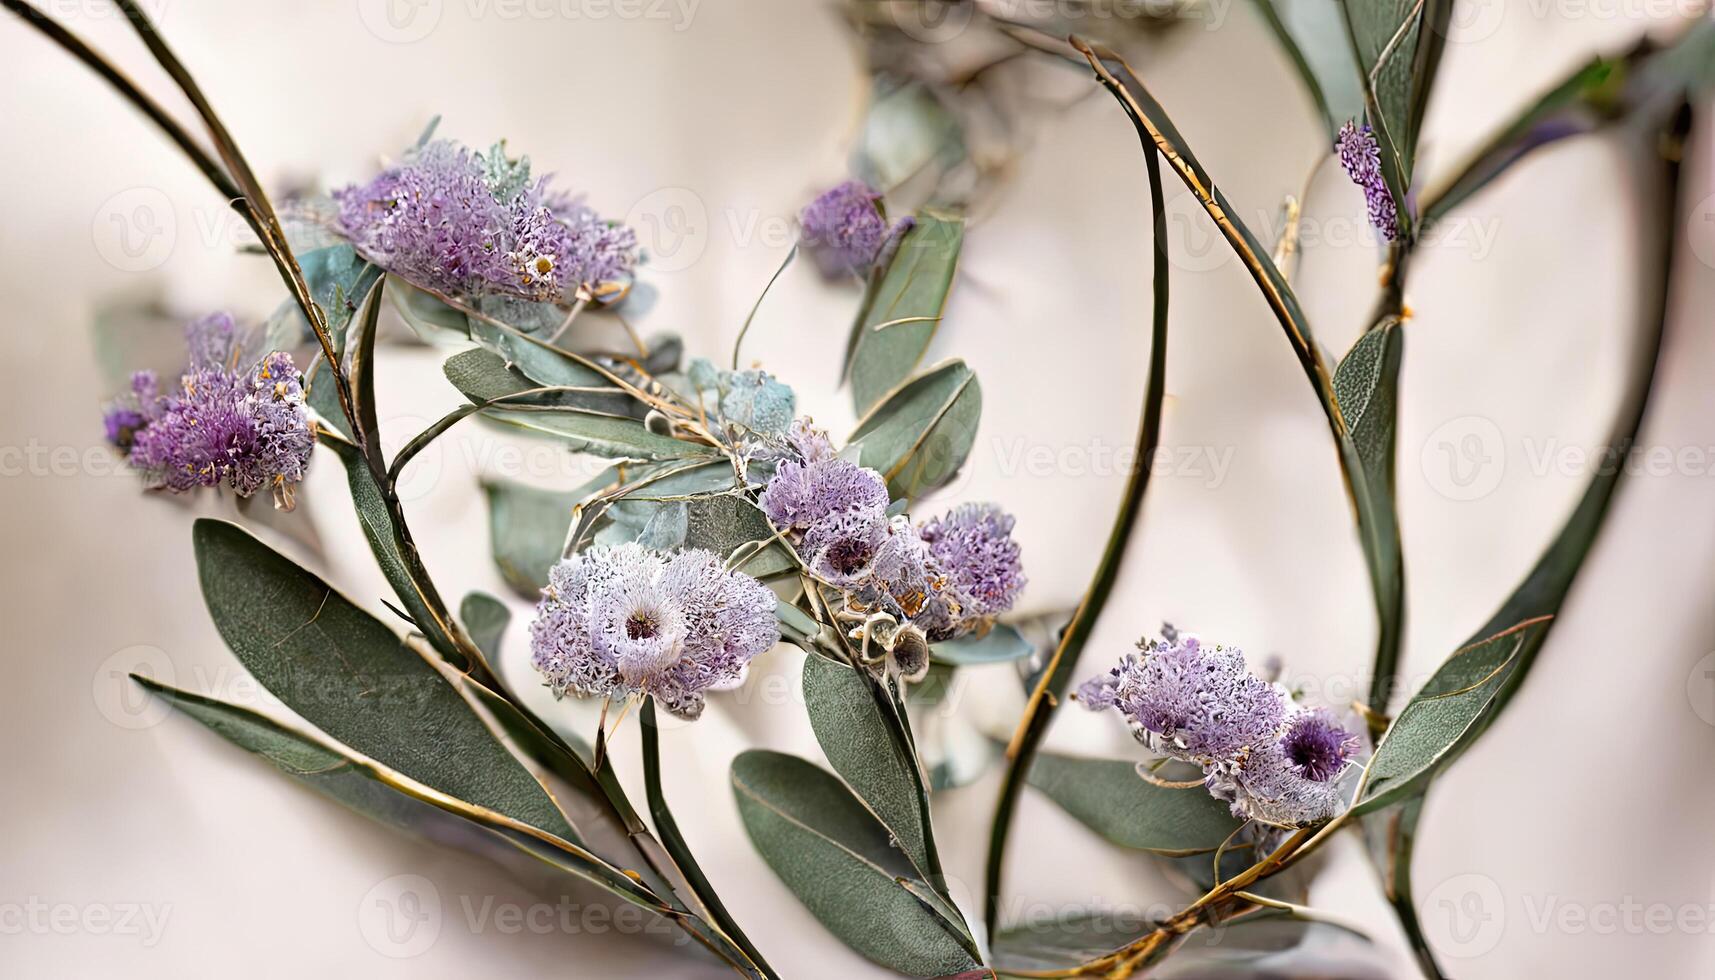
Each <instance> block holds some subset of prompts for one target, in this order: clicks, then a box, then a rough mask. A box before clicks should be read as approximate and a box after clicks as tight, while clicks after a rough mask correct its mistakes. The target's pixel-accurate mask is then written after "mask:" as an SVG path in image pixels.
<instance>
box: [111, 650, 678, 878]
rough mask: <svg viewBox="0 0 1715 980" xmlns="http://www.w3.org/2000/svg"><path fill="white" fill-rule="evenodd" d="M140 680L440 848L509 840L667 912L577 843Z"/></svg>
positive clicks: (537, 858)
mask: <svg viewBox="0 0 1715 980" xmlns="http://www.w3.org/2000/svg"><path fill="white" fill-rule="evenodd" d="M132 677H133V679H134V680H136V681H137V682H138V683H139V684H141V685H143V686H144V687H145V688H146V689H148V690H149V691H151V692H153V693H155V694H157V695H159V696H160V697H162V698H164V699H166V700H168V701H170V702H171V703H172V704H173V706H174V707H176V708H178V709H179V710H181V711H183V712H185V713H186V714H187V715H190V716H191V717H192V718H194V719H196V720H197V721H199V722H201V723H202V724H203V725H205V726H207V727H208V728H209V729H210V730H211V731H213V732H215V733H216V734H218V735H220V736H221V737H222V738H225V739H226V740H227V741H229V742H232V743H233V744H234V745H237V746H238V747H239V748H242V749H244V750H245V751H247V752H251V753H253V754H255V755H258V756H261V757H262V758H263V759H266V760H267V761H268V762H269V763H271V764H272V765H273V766H274V767H275V768H277V769H279V770H280V771H281V772H284V773H286V774H287V775H289V776H291V777H293V778H294V779H296V780H298V781H299V782H302V783H304V784H306V785H308V786H310V787H311V788H312V789H315V790H316V791H317V792H319V793H321V794H323V795H325V796H328V797H330V798H332V799H334V800H336V801H338V802H340V803H342V804H344V805H346V806H348V807H350V808H351V809H353V810H355V811H357V812H358V813H361V814H363V815H365V816H368V817H370V818H372V819H375V820H377V821H379V822H381V823H384V824H387V825H389V826H392V827H396V828H398V829H401V830H405V831H407V832H410V833H414V834H417V835H419V836H422V837H423V838H425V839H427V840H430V841H432V842H434V843H436V844H448V843H454V844H457V845H459V846H463V847H466V848H467V849H470V850H474V851H479V852H483V853H487V854H489V855H491V856H495V857H503V856H506V855H507V854H509V853H510V852H508V851H503V850H500V849H499V848H497V847H495V846H493V845H494V844H496V843H498V842H501V841H504V842H505V844H506V845H507V846H508V847H510V848H512V849H516V850H521V851H523V852H525V853H526V854H529V855H530V856H531V857H532V858H533V859H534V860H532V861H530V862H528V863H527V864H526V865H525V867H527V868H530V869H534V868H539V867H541V866H542V865H543V864H546V865H548V866H550V867H554V868H557V869H559V870H561V871H566V872H570V873H572V874H575V875H578V876H580V877H583V878H586V879H588V880H589V881H591V882H593V883H595V884H597V885H599V886H601V887H603V888H605V889H607V890H608V891H610V892H612V893H614V894H616V895H618V896H620V897H621V898H624V899H625V900H627V901H630V902H632V903H634V904H637V905H640V906H643V907H645V908H650V909H655V910H658V909H660V908H661V906H660V903H659V902H658V901H656V900H654V899H653V897H652V896H651V895H650V894H649V893H648V892H646V891H644V890H643V889H642V888H641V887H640V886H638V885H637V884H636V882H635V881H634V880H633V879H631V878H629V877H628V876H626V875H625V874H624V873H623V872H621V871H619V870H618V869H616V868H614V867H613V866H611V865H609V864H606V863H605V862H603V861H601V860H600V859H599V858H596V857H595V856H594V855H592V854H590V853H589V852H587V851H585V850H583V849H582V848H581V847H579V846H578V844H577V842H576V841H575V840H574V839H569V838H562V840H564V841H565V845H564V846H561V845H558V844H554V843H549V842H548V841H545V840H542V839H540V838H538V837H535V836H533V835H530V834H525V833H523V832H520V831H518V830H516V829H515V828H511V827H506V826H504V825H501V824H497V823H495V822H493V821H492V820H489V819H488V818H487V817H486V816H485V815H484V814H483V813H482V812H481V811H476V810H472V809H471V808H470V805H469V804H468V803H466V802H464V801H461V800H448V799H447V798H446V797H444V796H442V797H439V798H438V799H437V798H435V795H434V794H433V791H432V790H428V791H427V792H425V791H424V790H422V789H421V788H419V787H412V786H411V785H410V782H409V779H408V777H406V776H405V775H404V774H402V773H398V772H397V771H396V770H392V769H390V768H388V767H386V766H381V765H377V764H376V763H374V762H371V761H369V760H363V759H358V758H354V757H351V756H348V755H346V754H344V753H343V752H342V751H340V749H338V748H335V747H328V746H324V745H321V744H319V743H317V742H316V741H314V740H312V739H310V738H307V737H306V736H303V735H300V734H298V733H296V732H293V731H291V730H290V729H287V728H285V727H283V726H281V725H280V724H278V723H277V722H275V721H273V720H272V719H269V718H267V717H264V716H263V715H260V714H257V713H256V712H254V711H251V710H250V709H248V708H241V707H238V706H237V705H232V704H227V703H225V702H223V701H217V700H215V699H213V698H208V697H204V696H202V695H199V694H193V693H191V692H189V691H180V690H176V689H174V688H171V687H168V686H166V685H164V684H160V683H158V682H156V681H153V680H150V679H149V678H146V677H140V676H137V675H132ZM388 780H390V782H389V781H388ZM419 794H422V795H419Z"/></svg>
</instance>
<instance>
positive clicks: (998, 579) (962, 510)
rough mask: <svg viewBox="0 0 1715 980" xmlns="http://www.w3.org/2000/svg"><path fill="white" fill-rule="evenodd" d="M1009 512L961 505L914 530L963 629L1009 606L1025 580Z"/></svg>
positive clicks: (983, 620)
mask: <svg viewBox="0 0 1715 980" xmlns="http://www.w3.org/2000/svg"><path fill="white" fill-rule="evenodd" d="M1013 523H1014V521H1013V517H1012V515H1011V514H1008V513H1007V512H1005V511H1003V510H1001V509H1000V508H999V507H997V506H995V505H994V504H988V503H981V504H961V505H960V506H958V507H955V508H954V509H953V510H952V511H950V512H949V513H947V514H946V515H944V516H942V517H937V518H935V519H934V520H931V521H927V522H925V523H924V524H923V525H921V526H920V527H919V528H918V534H919V535H920V536H921V537H922V538H923V540H924V541H926V542H928V544H929V553H930V554H931V555H932V556H933V557H934V559H935V561H936V562H937V563H938V564H939V565H940V567H941V569H942V570H943V571H944V572H945V573H946V575H947V578H948V587H949V588H950V589H951V590H952V591H953V592H954V593H956V594H957V595H958V596H959V598H960V601H961V609H960V614H961V616H962V618H963V619H964V623H963V625H964V626H965V627H966V628H972V627H979V626H980V624H983V623H990V622H993V621H994V618H995V617H996V616H998V615H1000V614H1001V613H1003V612H1006V611H1007V610H1008V609H1011V608H1012V604H1013V601H1014V600H1016V599H1017V598H1018V593H1019V592H1020V591H1022V590H1023V588H1024V584H1025V577H1024V565H1023V562H1022V561H1021V560H1020V558H1019V547H1018V542H1016V541H1014V540H1013V539H1012V527H1013Z"/></svg>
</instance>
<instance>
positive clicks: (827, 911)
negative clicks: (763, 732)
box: [732, 750, 977, 977]
mask: <svg viewBox="0 0 1715 980" xmlns="http://www.w3.org/2000/svg"><path fill="white" fill-rule="evenodd" d="M732 785H733V795H734V796H735V797H736V798H737V800H738V809H739V816H740V817H741V818H742V819H743V820H744V827H745V830H746V832H748V833H749V835H750V840H751V843H752V844H754V845H755V846H756V849H757V851H758V852H759V853H760V854H761V855H762V858H763V860H765V861H767V862H768V866H769V867H771V868H773V869H774V873H775V874H777V875H779V876H780V879H781V881H783V882H785V883H786V887H788V888H790V889H791V890H792V892H793V894H795V895H797V896H798V899H799V901H801V902H803V903H804V906H805V908H807V909H809V910H810V913H811V914H812V915H814V916H815V917H816V918H817V919H819V920H821V922H822V924H823V925H825V926H827V928H828V931H830V932H832V933H833V934H834V935H836V936H838V937H839V938H840V940H841V941H843V942H844V943H845V944H846V945H847V946H850V947H851V948H852V949H854V950H856V951H857V952H859V953H861V954H862V955H864V956H867V957H868V958H870V959H871V960H874V961H875V962H877V963H879V964H881V965H882V966H885V967H887V968H888V969H891V970H897V971H899V972H901V973H906V974H910V975H912V976H920V977H939V976H945V975H947V974H951V973H958V972H959V971H961V970H969V969H972V968H974V967H976V966H977V963H976V961H975V960H974V959H973V958H972V956H971V954H970V953H969V952H967V951H966V949H965V944H964V943H963V942H961V941H960V938H959V934H960V930H961V929H962V926H960V925H956V924H955V923H954V921H952V920H950V919H949V918H948V916H949V915H951V914H953V913H951V912H949V911H946V910H944V909H943V908H942V906H941V905H939V904H938V900H937V899H936V898H935V897H934V893H933V891H932V890H931V889H930V888H929V887H928V886H927V885H925V884H923V883H922V882H921V881H917V880H915V877H914V876H915V872H914V871H913V869H912V868H911V867H910V865H909V864H908V863H907V862H905V861H904V859H903V857H902V855H900V853H899V852H898V850H896V849H895V848H894V847H893V846H892V844H891V843H890V842H889V839H888V833H887V830H886V828H884V827H882V826H881V824H880V823H878V822H877V821H876V819H875V817H874V816H873V815H871V814H870V812H869V811H867V810H865V809H864V808H863V805H862V804H861V803H859V802H858V801H857V800H856V799H855V798H853V796H852V795H851V794H850V793H848V792H846V789H845V787H844V786H841V785H840V783H839V781H838V780H837V779H835V778H834V777H833V776H831V775H829V774H828V773H827V772H825V771H823V770H822V769H819V768H817V767H816V766H814V765H812V764H810V763H808V762H805V761H804V760H803V759H799V758H797V757H795V756H790V755H784V754H781V753H778V752H767V751H762V750H752V751H749V752H745V753H743V754H741V755H739V757H738V758H737V759H734V760H733V765H732Z"/></svg>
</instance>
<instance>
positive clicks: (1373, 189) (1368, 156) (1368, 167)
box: [1334, 122, 1399, 242]
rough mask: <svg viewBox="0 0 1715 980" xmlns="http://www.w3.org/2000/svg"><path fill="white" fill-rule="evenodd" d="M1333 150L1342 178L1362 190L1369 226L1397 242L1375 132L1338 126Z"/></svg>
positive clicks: (1396, 215)
mask: <svg viewBox="0 0 1715 980" xmlns="http://www.w3.org/2000/svg"><path fill="white" fill-rule="evenodd" d="M1334 151H1335V153H1336V154H1338V156H1339V157H1340V166H1341V167H1343V168H1345V171H1346V176H1348V177H1350V178H1352V183H1354V184H1357V185H1358V186H1359V187H1360V188H1362V189H1363V191H1364V204H1365V206H1366V207H1367V208H1368V209H1369V215H1370V225H1371V226H1372V227H1374V228H1375V229H1376V230H1377V231H1379V232H1381V234H1382V237H1383V238H1386V239H1387V240H1388V241H1390V242H1393V241H1398V240H1399V212H1398V211H1397V210H1396V209H1395V208H1394V202H1393V194H1392V193H1391V192H1389V191H1388V189H1387V181H1385V180H1383V179H1382V154H1381V147H1380V146H1379V145H1377V143H1376V135H1375V133H1373V132H1371V131H1370V127H1369V125H1368V124H1367V123H1366V124H1365V125H1364V126H1363V127H1361V128H1360V127H1359V126H1358V125H1357V124H1355V123H1352V122H1348V123H1346V124H1345V125H1344V126H1341V127H1340V135H1339V137H1338V138H1336V139H1335V140H1334Z"/></svg>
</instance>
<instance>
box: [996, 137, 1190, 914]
mask: <svg viewBox="0 0 1715 980" xmlns="http://www.w3.org/2000/svg"><path fill="white" fill-rule="evenodd" d="M1140 133H1141V130H1140ZM1143 150H1144V154H1143V155H1144V163H1145V166H1146V168H1147V170H1148V174H1149V206H1150V214H1151V217H1152V235H1151V243H1152V254H1153V270H1152V272H1153V277H1154V279H1153V281H1154V287H1153V290H1154V309H1153V316H1152V319H1151V328H1150V345H1149V380H1148V382H1147V383H1146V385H1145V387H1144V394H1143V408H1142V417H1141V418H1140V419H1139V421H1138V430H1137V454H1136V455H1135V456H1134V457H1133V458H1134V459H1135V460H1137V463H1136V464H1135V465H1134V467H1133V469H1132V471H1131V473H1130V474H1129V475H1128V476H1127V478H1126V485H1125V489H1124V491H1123V492H1122V494H1121V497H1120V505H1119V510H1118V511H1117V512H1116V513H1115V515H1114V523H1113V527H1112V529H1111V530H1110V531H1109V532H1108V540H1107V544H1106V545H1105V546H1104V547H1103V549H1102V555H1101V558H1100V559H1099V560H1098V561H1097V563H1096V569H1095V572H1094V573H1093V574H1092V576H1091V578H1090V584H1089V587H1088V588H1087V589H1086V590H1085V592H1084V596H1083V599H1082V600H1081V601H1080V602H1079V603H1078V608H1077V609H1076V610H1075V611H1074V612H1073V613H1072V619H1071V621H1070V622H1068V623H1067V624H1066V628H1065V630H1064V631H1063V632H1062V633H1061V635H1060V640H1059V643H1058V644H1057V645H1056V646H1055V649H1054V653H1053V654H1052V655H1051V656H1050V657H1049V660H1048V662H1047V663H1046V664H1044V665H1043V667H1042V672H1041V677H1040V678H1039V679H1038V681H1037V682H1036V686H1035V688H1034V689H1033V690H1032V691H1031V692H1030V700H1029V702H1028V703H1027V704H1026V705H1025V709H1024V717H1023V719H1022V720H1021V721H1020V722H1019V726H1018V728H1017V730H1016V731H1015V732H1014V733H1013V736H1012V741H1011V743H1010V744H1009V745H1008V746H1007V753H1006V756H1007V768H1006V772H1005V774H1004V775H1003V777H1002V780H1001V790H1000V797H999V799H998V800H997V801H996V803H995V815H994V824H993V826H992V828H991V829H990V831H989V849H988V860H987V865H986V875H985V879H984V881H985V887H984V896H983V918H984V921H985V922H986V923H987V924H988V930H989V934H990V935H994V934H995V932H996V930H997V929H998V927H999V925H1000V923H999V915H1000V892H1001V888H1002V887H1003V886H1004V884H1005V882H1004V880H1003V878H1004V869H1005V862H1006V843H1007V837H1008V836H1009V835H1010V833H1011V830H1012V818H1013V812H1014V810H1015V808H1016V807H1017V805H1018V797H1019V795H1020V794H1021V793H1022V792H1023V790H1024V783H1025V780H1026V779H1027V778H1028V777H1029V775H1030V766H1031V762H1032V761H1033V760H1034V758H1035V756H1036V749H1037V747H1038V746H1039V745H1040V744H1041V742H1042V739H1043V737H1044V736H1045V735H1046V734H1047V732H1048V725H1049V721H1050V720H1051V718H1052V716H1053V712H1054V708H1055V707H1056V706H1057V705H1058V704H1059V702H1060V699H1061V698H1062V697H1064V696H1065V693H1066V688H1067V687H1068V686H1069V685H1070V683H1071V677H1072V671H1073V670H1074V669H1075V668H1076V666H1077V663H1078V656H1079V654H1080V653H1082V652H1083V649H1084V644H1085V642H1086V641H1088V640H1089V637H1090V633H1091V632H1092V631H1093V630H1094V629H1095V624H1096V620H1097V618H1098V617H1100V616H1101V613H1102V609H1103V607H1105V606H1106V605H1107V601H1108V597H1109V595H1111V594H1112V592H1113V588H1114V583H1115V582H1116V581H1117V580H1118V579H1119V570H1120V565H1121V563H1122V562H1123V561H1124V559H1125V552H1126V546H1127V544H1128V543H1129V542H1130V541H1131V536H1132V532H1133V531H1134V530H1135V529H1136V527H1137V522H1138V518H1139V516H1140V515H1141V513H1142V510H1143V496H1144V492H1145V491H1146V490H1147V489H1148V488H1149V478H1150V474H1151V472H1152V471H1153V469H1154V460H1155V451H1156V449H1157V447H1159V446H1160V444H1161V405H1162V400H1163V398H1164V397H1165V396H1166V392H1167V313H1168V280H1169V276H1168V271H1169V270H1168V253H1167V248H1168V244H1167V209H1166V206H1165V204H1164V203H1163V193H1162V186H1161V165H1160V163H1159V161H1158V160H1157V159H1156V155H1155V152H1154V150H1155V146H1154V144H1152V143H1150V142H1149V141H1147V140H1146V141H1145V142H1144V146H1143ZM1169 159H1171V158H1169Z"/></svg>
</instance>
